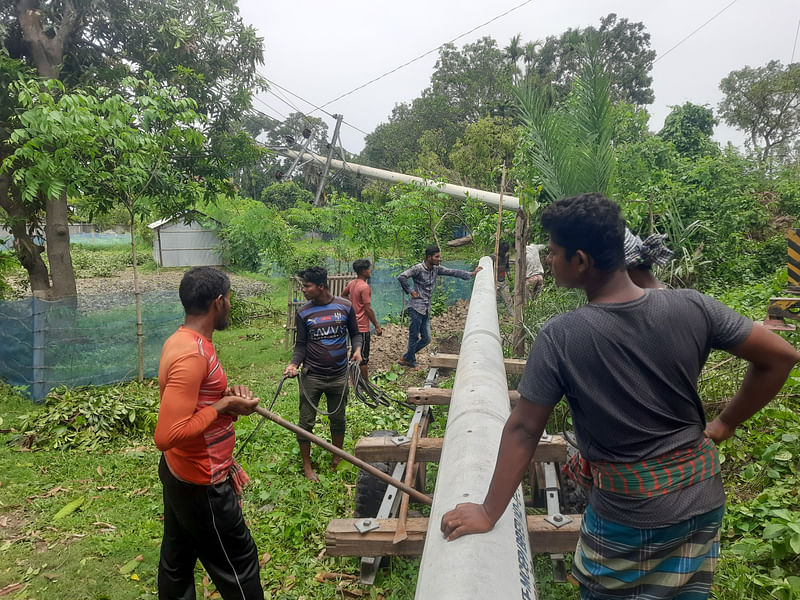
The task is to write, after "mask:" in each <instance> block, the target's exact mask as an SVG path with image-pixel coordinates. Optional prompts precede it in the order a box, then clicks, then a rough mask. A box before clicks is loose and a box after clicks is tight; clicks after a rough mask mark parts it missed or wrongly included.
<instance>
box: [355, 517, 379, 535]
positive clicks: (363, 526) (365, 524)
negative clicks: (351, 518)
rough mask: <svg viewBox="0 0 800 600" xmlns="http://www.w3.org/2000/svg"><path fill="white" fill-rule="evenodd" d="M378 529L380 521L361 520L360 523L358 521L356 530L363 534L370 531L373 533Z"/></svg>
mask: <svg viewBox="0 0 800 600" xmlns="http://www.w3.org/2000/svg"><path fill="white" fill-rule="evenodd" d="M377 528H378V521H377V520H375V519H361V520H360V521H356V529H358V532H359V533H361V534H364V533H367V532H368V531H372V530H373V529H377Z"/></svg>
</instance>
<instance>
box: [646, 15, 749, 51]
mask: <svg viewBox="0 0 800 600" xmlns="http://www.w3.org/2000/svg"><path fill="white" fill-rule="evenodd" d="M738 1H739V0H733V2H731V3H730V4H728V5H727V6H726V7H725V8H723V9H722V10H720V11H719V12H717V13H716V14H715V15H714V16H713V17H711V18H710V19H709V20H708V21H706V22H705V23H703V24H702V25H700V27H698V28H697V29H695V30H694V31H692V32H691V33H690V34H689V35H687V36H686V37H684V38H683V39H682V40H681V41H679V42H678V43H677V44H675V45H674V46H673V47H672V48H670V49H669V50H667V51H666V52H664V54H661V55H660V56H658V57H656V59H655V60H654V61H653V64H656V63H657V62H658V61H660V60H661V59H662V58H664V57H665V56H666V55H667V54H669V53H670V52H672V51H673V50H675V48H677V47H678V46H680V45H681V44H683V42H685V41H686V40H688V39H689V38H690V37H692V36H693V35H694V34H695V33H697V32H698V31H700V30H701V29H702V28H703V27H705V26H706V25H708V24H709V23H711V21H713V20H714V19H716V18H717V17H718V16H720V15H721V14H722V13H724V12H725V11H726V10H728V9H729V8H730V7H731V6H733V5H734V4H736V3H737V2H738Z"/></svg>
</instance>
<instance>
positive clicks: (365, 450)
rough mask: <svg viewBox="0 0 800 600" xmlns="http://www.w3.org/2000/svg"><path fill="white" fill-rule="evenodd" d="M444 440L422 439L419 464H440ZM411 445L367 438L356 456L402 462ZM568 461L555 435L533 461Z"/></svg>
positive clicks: (561, 440) (564, 447)
mask: <svg viewBox="0 0 800 600" xmlns="http://www.w3.org/2000/svg"><path fill="white" fill-rule="evenodd" d="M443 443H444V440H443V439H442V438H420V440H419V445H418V446H417V462H421V463H429V462H439V458H440V457H441V455H442V444H443ZM409 447H410V445H409V444H403V445H401V446H398V445H396V444H395V443H394V442H392V438H390V437H366V438H361V439H360V440H358V442H356V448H355V452H354V454H355V455H356V457H357V458H360V459H361V460H363V461H365V462H369V463H373V462H401V461H405V460H406V458H408V449H409ZM566 459H567V442H566V441H565V440H564V438H563V436H560V435H554V436H552V440H551V441H549V442H539V445H538V446H537V447H536V453H535V454H534V455H533V460H534V461H536V462H564V461H566Z"/></svg>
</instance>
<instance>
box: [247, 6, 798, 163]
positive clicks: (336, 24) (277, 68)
mask: <svg viewBox="0 0 800 600" xmlns="http://www.w3.org/2000/svg"><path fill="white" fill-rule="evenodd" d="M522 1H523V0H496V1H495V2H485V1H484V2H478V1H476V0H425V1H422V0H404V1H399V2H387V1H386V0H339V1H336V2H332V1H330V0H294V1H293V2H280V3H277V2H276V3H272V2H269V3H267V2H263V0H239V7H240V10H241V14H242V17H243V19H244V21H245V23H248V24H251V25H253V26H254V27H255V28H256V29H257V30H258V33H259V35H261V36H262V37H263V38H264V50H265V51H264V57H265V64H264V65H262V66H261V67H260V68H259V72H260V73H261V74H262V75H264V77H266V78H268V79H269V80H271V81H273V82H274V83H276V84H278V85H280V86H283V87H284V88H286V89H288V90H290V91H291V92H293V93H295V94H297V95H299V96H301V97H302V98H305V99H306V100H308V101H309V102H312V103H314V104H316V105H318V106H319V105H321V104H322V103H325V102H328V101H329V100H332V99H333V98H336V97H337V96H339V95H340V94H343V93H345V92H347V91H349V90H351V89H353V88H355V87H357V86H359V85H361V84H363V83H365V82H367V81H369V80H370V79H372V78H374V77H377V76H378V75H380V74H382V73H384V72H386V71H389V70H390V69H393V68H395V67H397V66H399V65H401V64H402V63H405V62H407V61H409V60H411V59H412V58H415V57H417V56H419V55H420V54H423V53H424V52H427V51H429V50H432V49H434V48H436V47H437V46H439V45H441V44H443V43H444V42H447V41H449V40H452V39H453V38H455V37H456V36H458V35H460V34H462V33H464V32H466V31H468V30H470V29H472V28H473V27H475V26H477V25H479V24H481V23H484V22H486V21H488V20H490V19H492V18H493V17H496V16H497V15H499V14H501V13H503V12H505V11H506V10H508V9H510V8H512V7H514V6H517V5H519V4H521V3H522ZM729 5H730V6H729ZM726 6H729V7H728V8H727V9H726V10H725V11H724V12H722V14H720V15H719V16H717V17H716V18H714V19H713V20H712V21H711V22H710V23H709V24H708V25H706V26H705V27H704V28H702V29H701V30H700V31H698V32H697V33H696V34H694V36H692V37H691V38H690V39H688V40H686V41H685V42H683V43H682V44H681V45H679V46H678V47H677V48H675V49H674V50H672V51H671V52H669V53H668V54H666V53H667V52H668V51H669V50H670V49H671V48H673V47H674V46H675V45H676V44H678V43H679V42H680V41H681V40H682V39H683V38H684V37H686V36H687V35H689V34H691V33H692V32H693V31H694V30H695V29H697V28H698V27H700V26H701V25H702V24H703V23H705V22H706V21H708V20H709V19H711V18H712V17H713V16H714V15H715V14H716V13H718V12H719V11H720V10H722V9H724V8H725V7H726ZM610 12H615V13H617V15H618V16H619V17H620V18H623V17H624V18H627V19H629V20H630V21H633V22H636V21H641V22H643V23H644V25H645V28H646V30H647V31H648V32H649V33H650V42H651V47H652V49H654V50H655V51H656V53H657V56H656V62H655V65H654V66H653V70H652V72H651V75H652V77H653V90H654V91H655V97H656V98H655V102H654V103H653V104H652V105H650V106H648V107H647V108H648V111H649V112H650V114H651V115H652V117H651V119H650V129H651V130H653V131H658V130H659V129H660V128H661V127H662V125H663V123H664V117H665V116H666V115H667V114H668V112H669V106H670V105H676V104H683V103H684V102H686V101H691V102H693V103H695V104H708V105H710V106H711V107H713V108H714V109H716V105H717V103H718V102H719V101H720V99H721V94H720V92H719V81H720V80H721V79H722V78H723V77H725V76H726V75H727V74H728V73H729V72H730V71H732V70H735V69H740V68H742V67H743V66H745V65H750V66H753V67H756V66H761V65H764V64H766V63H767V62H768V61H769V60H772V59H777V60H780V61H781V62H782V63H784V64H787V63H788V62H789V61H790V59H791V57H792V51H793V46H794V43H795V35H796V32H797V27H798V22H799V21H800V1H798V0H734V1H733V3H732V4H731V0H670V1H668V2H667V1H663V0H661V1H655V0H616V2H609V1H605V0H558V1H556V0H533V1H532V2H530V3H528V4H526V5H525V6H523V7H522V8H519V9H518V10H516V11H514V12H512V13H510V14H508V15H506V16H504V17H502V18H500V19H498V20H496V21H494V22H492V23H490V24H489V25H487V26H485V27H481V28H480V29H478V30H476V31H475V32H473V33H471V34H469V35H467V36H465V37H463V38H461V39H459V40H458V41H456V42H455V44H456V45H457V46H459V47H461V46H463V45H464V44H466V43H470V42H474V41H475V40H476V39H478V38H480V37H483V36H492V37H494V38H495V39H496V40H497V41H498V45H500V46H501V47H504V46H506V45H507V44H508V41H509V40H510V39H511V37H512V36H514V35H516V34H518V33H519V34H522V40H523V42H527V41H535V40H543V39H544V38H546V37H547V36H549V35H559V34H561V33H562V32H563V31H565V30H566V29H568V28H570V27H572V28H575V27H581V28H583V27H586V26H588V25H594V26H597V25H598V24H599V21H600V18H601V17H603V16H605V15H607V14H608V13H610ZM798 46H800V42H798ZM437 57H438V52H433V53H431V54H429V55H428V56H426V57H425V58H423V59H421V60H419V61H417V62H415V63H413V64H412V65H409V66H407V67H405V68H403V69H400V70H399V71H397V72H395V73H393V74H391V75H388V76H387V77H384V78H383V79H381V80H380V81H378V82H375V83H373V84H371V85H369V86H367V87H365V88H364V89H361V90H359V91H357V92H355V93H354V94H351V95H349V96H347V97H345V98H342V99H341V100H339V101H337V102H335V103H333V104H331V105H329V106H326V107H325V109H326V110H327V111H328V112H330V113H341V114H343V115H344V120H345V121H346V122H347V123H350V124H352V125H353V126H355V127H356V128H358V129H361V130H363V131H365V132H371V131H372V130H373V129H375V126H376V125H378V124H379V123H382V122H385V121H386V120H387V119H388V117H389V115H390V114H391V111H392V108H393V107H394V106H395V104H398V103H400V102H408V101H410V100H413V99H414V98H416V97H417V96H419V95H420V93H421V91H422V90H423V89H424V88H426V87H427V86H428V84H429V82H430V76H431V73H432V72H433V68H434V64H435V63H436V59H437ZM798 60H800V47H798V48H797V49H796V50H795V61H798ZM273 89H274V91H275V92H276V93H278V94H279V95H284V96H285V97H286V98H287V99H288V100H289V101H290V102H291V103H292V104H294V106H295V107H297V108H299V109H300V110H302V111H303V112H304V113H306V114H308V113H310V112H311V111H313V107H311V106H309V105H308V104H305V103H303V102H302V101H301V100H298V99H297V98H296V97H293V96H290V95H289V94H287V93H286V92H284V91H282V90H280V89H278V88H275V87H274V88H273ZM259 99H260V101H257V102H255V107H256V108H257V109H259V110H261V111H262V112H265V113H267V114H270V115H271V116H274V117H278V118H280V114H283V115H287V114H289V113H290V112H293V111H294V108H291V107H290V106H288V105H287V104H286V103H284V102H283V101H282V100H281V99H279V98H277V97H276V96H275V95H273V94H271V93H262V94H260V95H259ZM262 102H263V103H262ZM264 103H266V104H268V105H269V107H267V106H266V105H265V104H264ZM314 115H315V116H320V115H321V113H320V112H319V111H317V112H314ZM322 116H323V117H324V118H325V119H326V120H327V121H328V123H329V127H330V131H331V132H332V131H333V119H331V118H329V117H327V116H326V115H324V114H323V115H322ZM341 137H342V140H343V143H344V147H345V148H346V149H347V150H348V151H350V152H359V151H360V150H361V149H362V148H363V146H364V134H363V133H361V132H360V131H357V130H356V129H355V128H353V127H349V126H347V125H343V126H342V132H341ZM715 138H716V139H717V141H719V142H722V143H726V142H728V141H732V142H733V143H735V144H737V145H741V143H742V140H743V136H742V134H741V133H739V132H737V131H735V130H732V129H730V128H728V127H726V126H725V125H724V124H720V125H719V126H717V129H716V131H715Z"/></svg>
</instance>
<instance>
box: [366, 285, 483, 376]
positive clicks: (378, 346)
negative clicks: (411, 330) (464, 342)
mask: <svg viewBox="0 0 800 600" xmlns="http://www.w3.org/2000/svg"><path fill="white" fill-rule="evenodd" d="M468 310H469V302H467V301H466V300H459V301H458V302H456V303H455V304H454V305H453V306H451V307H449V308H448V309H447V311H446V312H445V313H444V314H441V315H439V316H438V317H433V319H431V338H432V341H431V343H430V344H429V345H428V346H427V347H426V348H424V349H423V350H422V351H421V352H419V353H418V354H417V366H418V367H420V371H427V369H428V368H429V366H430V357H431V353H433V352H442V353H445V354H458V350H459V348H460V347H461V335H462V333H463V332H464V323H465V322H466V320H467V311H468ZM370 345H371V348H370V357H369V370H370V373H374V372H375V371H388V370H389V369H391V368H392V365H393V364H395V363H396V362H397V359H399V358H400V357H401V356H402V355H403V354H404V353H405V352H406V350H407V349H408V326H407V325H392V324H387V325H386V326H385V327H383V335H381V336H377V335H375V334H374V333H373V334H372V339H371V342H370Z"/></svg>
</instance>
